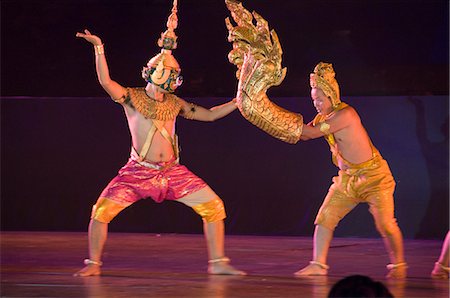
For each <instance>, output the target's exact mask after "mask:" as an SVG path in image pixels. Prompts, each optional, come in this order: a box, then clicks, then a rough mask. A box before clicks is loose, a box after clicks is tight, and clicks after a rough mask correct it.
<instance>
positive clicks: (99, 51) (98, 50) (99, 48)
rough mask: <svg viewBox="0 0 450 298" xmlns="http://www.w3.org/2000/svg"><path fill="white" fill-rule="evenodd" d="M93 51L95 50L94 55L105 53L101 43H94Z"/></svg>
mask: <svg viewBox="0 0 450 298" xmlns="http://www.w3.org/2000/svg"><path fill="white" fill-rule="evenodd" d="M94 52H95V56H98V55H105V48H104V46H103V44H99V45H94Z"/></svg>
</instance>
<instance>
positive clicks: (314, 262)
mask: <svg viewBox="0 0 450 298" xmlns="http://www.w3.org/2000/svg"><path fill="white" fill-rule="evenodd" d="M309 264H310V265H316V266H319V267H320V268H322V269H324V270H328V269H330V266H328V265H327V264H324V263H321V262H318V261H309Z"/></svg>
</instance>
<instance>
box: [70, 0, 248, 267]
mask: <svg viewBox="0 0 450 298" xmlns="http://www.w3.org/2000/svg"><path fill="white" fill-rule="evenodd" d="M174 3H175V5H174V7H173V9H172V14H171V15H170V16H169V20H168V22H167V26H168V28H167V31H165V32H164V33H162V34H161V38H160V40H159V41H158V44H159V46H160V47H161V48H162V50H161V52H160V53H159V54H157V55H156V56H154V57H153V58H151V59H150V60H149V62H148V63H147V66H146V67H145V68H144V70H143V71H142V77H143V78H144V79H145V80H146V82H147V85H146V87H145V88H125V87H123V86H122V85H120V84H119V83H117V82H116V81H114V80H112V79H111V78H110V75H109V70H108V65H107V61H106V58H105V51H104V47H103V43H102V41H101V39H100V38H99V37H98V36H96V35H92V34H91V33H90V32H89V31H88V30H85V31H84V33H77V35H76V36H77V37H81V38H84V39H85V40H86V41H88V42H90V43H91V44H93V46H94V52H95V61H96V71H97V76H98V80H99V82H100V84H101V86H102V87H103V88H104V90H105V91H106V92H107V93H108V94H109V95H110V96H111V98H112V99H113V100H114V101H115V102H117V103H119V104H121V105H122V106H123V108H124V110H125V114H126V118H127V121H128V127H129V129H130V134H131V139H132V146H131V155H130V159H129V160H128V162H127V163H126V164H125V165H124V166H123V167H122V168H121V169H120V171H119V173H118V175H117V176H116V177H115V178H114V179H113V180H112V181H111V182H110V183H109V184H108V186H107V187H106V188H105V189H104V191H103V192H102V193H101V195H100V197H99V199H98V200H97V202H96V204H95V205H94V207H93V210H92V216H91V221H90V224H89V259H86V260H85V265H86V266H85V267H84V268H83V269H81V270H80V271H78V272H77V273H75V275H76V276H91V275H99V274H100V273H101V270H100V267H101V265H102V261H101V256H102V250H103V247H104V244H105V241H106V238H107V233H108V223H109V222H110V221H111V220H112V219H113V218H114V217H115V216H116V215H117V214H119V212H121V211H122V210H123V209H125V208H126V207H128V206H130V205H131V204H133V203H135V202H136V201H138V200H141V199H144V198H147V197H151V198H152V199H153V200H155V201H156V202H162V201H164V200H175V201H178V202H181V203H184V204H185V205H187V206H189V207H191V208H192V209H193V210H194V211H195V212H197V213H198V214H199V215H200V216H201V217H202V219H203V222H204V233H205V238H206V241H207V248H208V255H209V262H208V272H209V273H210V274H232V275H243V274H245V273H244V272H242V271H239V270H237V269H235V268H234V267H232V266H231V265H230V264H229V262H230V259H229V258H227V257H226V255H225V253H224V223H223V219H224V218H225V208H224V205H223V202H222V200H221V199H220V198H219V197H218V196H217V195H216V194H215V193H214V191H213V190H212V189H211V188H210V187H209V186H208V185H207V184H206V183H205V182H204V181H203V180H202V179H200V178H199V177H197V176H196V175H194V174H193V173H192V172H190V171H189V170H188V169H187V168H186V167H185V166H183V165H180V164H179V162H178V161H179V156H178V145H177V136H176V134H175V121H176V117H177V116H178V115H181V116H183V117H184V118H186V119H193V120H199V121H214V120H216V119H220V118H222V117H225V116H226V115H228V114H229V113H231V112H232V111H234V110H235V109H236V105H235V100H231V101H230V102H228V103H225V104H223V105H220V106H216V107H213V108H211V109H205V108H203V107H200V106H197V105H194V104H192V103H188V102H186V101H184V100H183V99H181V98H179V97H177V96H175V95H174V94H173V92H174V91H175V89H176V88H177V87H178V86H179V85H180V84H181V81H182V80H181V76H180V71H181V69H180V66H179V65H178V62H177V61H176V60H175V58H174V57H173V55H172V50H173V49H175V48H176V39H177V36H176V35H175V33H174V29H175V28H176V27H177V16H176V1H174Z"/></svg>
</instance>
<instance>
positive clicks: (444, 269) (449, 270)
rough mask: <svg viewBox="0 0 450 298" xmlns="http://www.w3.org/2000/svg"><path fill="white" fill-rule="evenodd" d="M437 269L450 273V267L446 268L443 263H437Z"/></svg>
mask: <svg viewBox="0 0 450 298" xmlns="http://www.w3.org/2000/svg"><path fill="white" fill-rule="evenodd" d="M434 265H435V267H438V268H439V269H440V270H442V271H445V272H447V273H448V272H450V267H446V266H444V265H443V264H442V263H441V262H436V263H434Z"/></svg>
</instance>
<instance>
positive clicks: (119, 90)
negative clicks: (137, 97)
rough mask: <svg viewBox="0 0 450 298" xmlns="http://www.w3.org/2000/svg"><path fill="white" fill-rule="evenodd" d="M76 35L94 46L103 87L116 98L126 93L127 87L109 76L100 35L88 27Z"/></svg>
mask: <svg viewBox="0 0 450 298" xmlns="http://www.w3.org/2000/svg"><path fill="white" fill-rule="evenodd" d="M76 37H81V38H84V39H85V40H86V41H88V42H90V43H91V44H92V45H93V46H94V52H95V68H96V71H97V77H98V81H99V83H100V85H101V86H102V87H103V89H105V91H106V92H107V93H108V94H109V95H110V96H111V97H112V99H114V100H117V99H119V98H121V97H122V96H124V95H125V94H126V90H125V88H124V87H122V86H121V85H120V84H118V83H117V82H116V81H113V80H112V79H111V77H110V76H109V69H108V63H107V62H106V58H105V51H104V47H103V43H102V40H101V39H100V38H99V37H98V36H96V35H93V34H91V32H89V30H87V29H86V30H84V33H81V32H78V33H77V34H76Z"/></svg>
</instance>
